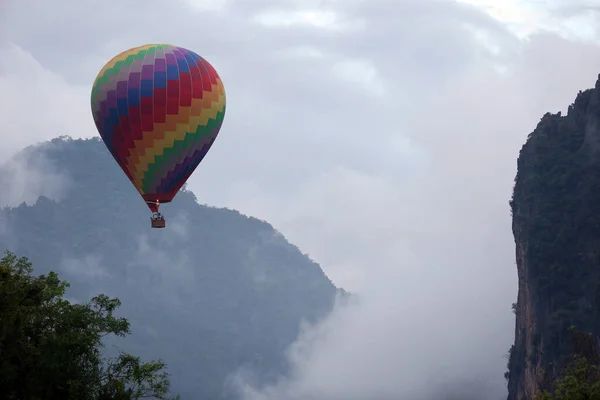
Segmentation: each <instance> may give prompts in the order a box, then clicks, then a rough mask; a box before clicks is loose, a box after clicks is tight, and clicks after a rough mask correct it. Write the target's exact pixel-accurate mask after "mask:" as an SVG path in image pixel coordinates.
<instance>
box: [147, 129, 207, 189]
mask: <svg viewBox="0 0 600 400" xmlns="http://www.w3.org/2000/svg"><path fill="white" fill-rule="evenodd" d="M214 133H215V132H214V131H213V132H211V134H210V135H209V136H207V137H206V138H210V139H209V140H208V141H206V140H205V141H203V143H202V145H201V146H200V148H197V149H196V150H195V151H194V152H193V153H192V154H190V155H188V156H187V157H185V158H184V159H183V161H181V162H179V163H177V164H175V165H174V166H173V165H172V166H171V170H170V171H169V172H168V173H167V176H165V177H164V178H162V179H161V180H160V184H159V185H157V186H158V187H157V188H156V193H166V192H168V191H170V190H171V189H172V188H173V187H174V186H176V185H177V184H178V183H179V180H180V179H182V178H183V177H184V176H185V173H184V172H186V169H188V168H190V167H194V168H196V166H197V165H198V164H200V162H201V161H202V159H203V158H204V156H205V155H206V153H208V150H209V149H210V147H211V146H212V144H213V143H214V140H215V139H216V135H215V134H214ZM194 164H196V166H194ZM187 172H190V171H189V170H187ZM187 172H186V173H187Z"/></svg>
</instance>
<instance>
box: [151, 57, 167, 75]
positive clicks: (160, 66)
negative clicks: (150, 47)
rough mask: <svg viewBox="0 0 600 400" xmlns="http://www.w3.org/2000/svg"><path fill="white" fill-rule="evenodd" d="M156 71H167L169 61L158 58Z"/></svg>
mask: <svg viewBox="0 0 600 400" xmlns="http://www.w3.org/2000/svg"><path fill="white" fill-rule="evenodd" d="M154 71H155V72H167V63H166V60H165V59H164V58H157V59H156V60H155V61H154Z"/></svg>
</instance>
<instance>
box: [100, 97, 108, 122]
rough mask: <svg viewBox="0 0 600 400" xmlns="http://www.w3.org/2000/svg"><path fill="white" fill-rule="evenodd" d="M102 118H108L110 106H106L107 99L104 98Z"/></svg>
mask: <svg viewBox="0 0 600 400" xmlns="http://www.w3.org/2000/svg"><path fill="white" fill-rule="evenodd" d="M100 118H101V120H104V119H105V118H108V107H107V106H106V100H102V101H101V102H100Z"/></svg>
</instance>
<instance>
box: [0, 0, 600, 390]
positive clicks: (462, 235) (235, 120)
mask: <svg viewBox="0 0 600 400" xmlns="http://www.w3.org/2000/svg"><path fill="white" fill-rule="evenodd" d="M192 1H193V0H189V1H186V2H183V1H182V2H180V3H174V2H172V3H169V5H168V6H167V5H166V3H164V2H147V1H146V2H144V6H141V3H139V2H138V1H134V0H132V1H127V2H122V3H120V6H119V10H115V9H114V8H110V9H109V8H107V7H103V6H102V4H101V3H100V2H96V1H93V2H86V3H82V2H76V1H67V0H61V3H60V4H61V5H60V6H57V4H56V2H53V3H52V4H50V3H48V2H44V1H41V0H20V1H19V2H16V1H10V2H9V3H8V5H5V7H6V9H7V10H8V11H7V14H5V16H8V18H7V24H4V26H3V27H2V29H3V31H2V40H4V43H5V44H3V46H4V47H3V49H4V50H3V51H6V52H9V54H11V57H10V58H9V60H11V61H6V59H2V60H0V91H1V92H2V93H10V95H8V96H6V97H5V99H11V100H10V104H3V105H4V106H6V107H0V116H1V117H2V119H3V121H6V122H5V124H4V126H5V128H3V129H6V132H9V133H10V132H19V135H9V134H7V137H8V139H7V141H6V144H7V146H12V148H18V147H19V146H23V144H25V143H27V144H28V143H30V142H32V141H37V140H41V139H43V138H48V137H52V136H56V135H58V134H63V133H66V134H70V135H72V136H73V137H78V136H91V135H95V134H96V133H95V131H94V127H93V124H92V121H91V116H90V115H89V105H88V99H87V97H88V94H89V87H90V85H91V82H92V81H93V79H94V77H95V74H96V73H97V71H98V69H99V68H100V67H101V66H102V64H103V63H104V62H105V61H106V60H107V59H109V58H110V57H111V56H112V55H114V54H115V53H117V52H119V51H121V50H122V49H124V48H127V47H131V46H135V45H138V44H141V43H145V42H173V43H176V44H180V45H183V46H187V47H190V48H193V49H195V50H197V51H198V52H199V53H201V54H202V55H204V56H206V57H207V59H208V60H209V61H211V62H212V63H213V64H214V65H215V67H216V68H217V70H218V71H219V72H220V74H221V76H222V78H223V80H224V82H225V85H226V89H227V93H228V115H227V117H226V121H225V124H224V126H223V130H222V135H221V136H220V137H219V138H218V139H217V143H216V144H215V146H214V147H213V149H212V150H211V152H210V154H209V155H208V157H207V158H206V159H205V161H204V162H203V163H202V165H201V167H200V168H199V169H198V170H197V172H196V173H195V174H194V176H193V177H192V178H191V179H190V184H189V188H190V189H192V190H194V191H195V193H196V194H197V196H198V198H199V200H200V201H201V202H206V203H209V204H217V205H221V206H229V207H233V208H236V209H239V210H240V211H242V212H244V213H246V214H250V215H254V216H257V217H259V218H263V219H266V220H268V221H269V222H271V223H273V224H274V225H275V226H276V227H277V228H278V229H279V230H280V231H281V232H283V234H285V235H286V237H287V238H288V239H290V240H291V241H292V242H293V243H295V244H297V245H299V247H300V248H301V249H302V250H303V251H307V252H309V253H310V255H311V257H312V258H314V259H316V260H317V261H319V262H322V263H323V266H324V268H325V270H326V272H327V273H328V275H329V276H331V278H332V279H333V280H334V281H335V282H336V283H338V284H339V285H342V286H346V287H347V288H349V289H354V290H357V291H359V292H360V293H361V302H360V303H359V304H358V305H351V306H349V307H340V308H339V309H337V310H336V311H335V312H334V313H333V314H332V316H331V317H330V318H329V319H327V320H326V321H324V322H323V323H322V324H319V325H317V326H314V327H309V328H307V329H306V330H305V331H304V333H303V334H302V335H301V336H300V337H299V339H298V341H297V343H295V344H294V346H292V348H291V349H290V354H289V357H290V360H291V362H292V365H293V367H294V368H293V371H294V373H293V375H292V376H291V377H287V378H282V380H281V381H280V382H279V383H278V384H276V385H274V386H272V387H266V388H257V387H254V386H253V385H252V384H251V383H250V381H248V380H246V379H245V377H244V376H238V377H237V385H238V387H239V388H241V390H242V391H244V392H245V395H246V399H247V400H275V399H277V400H296V399H303V400H310V399H318V400H337V399H344V400H354V399H356V400H359V399H360V400H362V399H367V398H368V399H373V400H387V399H398V398H406V399H412V400H421V399H423V400H425V399H427V400H429V399H448V400H451V399H453V397H452V396H455V397H456V396H458V397H459V398H461V399H469V398H470V397H473V398H477V399H484V400H487V399H488V398H489V399H500V398H503V397H504V396H505V384H504V380H503V376H502V375H503V372H504V369H505V363H506V360H505V359H504V358H503V355H504V354H505V353H506V351H507V349H508V347H509V345H510V342H511V341H512V335H513V329H514V320H513V316H512V314H511V313H510V303H512V302H513V301H514V299H515V295H516V271H515V266H514V243H513V241H512V237H511V231H510V215H509V210H508V206H507V201H508V199H509V197H510V191H511V187H512V181H513V178H514V173H515V167H516V157H517V154H518V150H519V148H520V146H521V144H522V143H523V142H524V141H525V138H526V135H527V134H528V133H529V132H530V131H531V130H532V129H533V128H534V127H535V124H536V123H537V121H538V120H539V118H540V117H541V116H542V115H543V113H545V112H546V111H558V110H565V109H566V107H567V106H568V104H569V103H570V102H571V101H573V99H574V96H575V94H576V93H577V91H578V90H579V89H584V88H587V87H590V86H592V85H593V83H594V81H595V79H596V76H597V74H598V72H600V56H599V54H600V51H599V50H600V49H599V48H598V45H597V44H594V43H583V42H576V41H573V40H568V39H565V38H561V37H559V36H556V35H554V34H551V33H545V34H540V35H537V36H533V37H531V38H529V39H528V40H527V41H520V40H518V39H517V38H516V37H514V36H513V35H512V34H511V33H510V31H509V30H508V29H507V28H506V27H505V26H503V25H502V24H500V23H499V22H497V21H495V20H493V19H491V18H490V17H488V16H486V15H485V14H483V13H481V12H479V11H478V10H477V9H475V8H473V7H470V6H466V5H459V4H456V3H454V2H450V1H424V0H414V1H411V0H405V1H390V0H388V1H384V0H370V1H368V2H365V1H358V0H344V1H341V0H338V1H334V0H329V1H316V0H315V1H309V0H305V1H302V2H300V1H291V0H288V1H279V2H271V1H269V0H260V1H258V0H257V1H241V0H240V1H233V0H232V1H229V2H224V3H220V4H224V5H223V8H218V7H216V6H215V4H216V3H211V4H212V7H211V11H202V7H204V8H205V5H206V3H200V2H199V1H196V2H195V4H197V5H198V4H200V5H201V6H202V7H199V8H195V9H192V8H189V3H190V2H192ZM574 3H575V2H573V3H570V4H574ZM84 4H85V7H86V9H83V5H84ZM579 4H583V5H585V4H584V3H579ZM94 7H97V8H94ZM90 8H91V9H94V10H95V12H89V11H88V10H89V9H90ZM311 8H317V9H320V10H325V11H327V13H323V12H321V13H320V14H319V13H314V14H313V15H312V17H311V18H308V17H306V12H305V17H304V19H303V20H302V19H301V18H300V17H299V15H300V14H302V12H303V10H304V11H306V10H308V9H311ZM584 8H585V7H584ZM291 10H295V11H294V12H295V13H291ZM571 10H576V7H575V6H574V5H573V6H571ZM582 10H583V8H582ZM585 10H588V8H585ZM586 12H587V11H586ZM274 16H275V17H274ZM309 16H310V15H309ZM555 18H559V16H558V15H555ZM32 20H35V21H36V23H31V21H32ZM299 20H302V21H304V22H303V23H298V21H299ZM294 21H296V22H294ZM311 21H312V22H311ZM322 21H325V22H327V23H326V24H325V26H324V25H323V23H322ZM25 22H27V23H25ZM594 29H595V27H594V26H591V28H590V30H591V31H594ZM32 82H33V83H32ZM4 101H5V102H8V100H4ZM32 115H33V116H34V117H32ZM3 133H4V132H3ZM184 219H185V218H182V220H184ZM175 220H176V219H173V221H175ZM175 225H176V226H177V224H175ZM180 228H181V229H175V230H173V229H172V230H171V231H173V232H175V234H177V232H185V230H184V229H185V227H183V226H182V227H180ZM148 240H149V239H148V238H142V239H141V240H140V257H141V258H140V260H141V261H140V265H139V266H137V267H138V268H156V269H160V268H161V265H164V264H165V263H170V264H173V265H174V266H175V268H173V267H172V266H170V269H169V271H170V275H171V277H170V278H169V279H170V281H169V282H168V283H167V284H166V286H165V287H170V288H171V291H172V289H173V288H175V287H176V288H178V290H181V288H182V286H181V285H183V284H184V282H185V277H186V276H187V274H190V273H192V272H190V270H188V269H186V267H185V264H186V260H185V259H184V258H182V259H176V260H173V259H172V258H171V257H169V256H168V255H165V254H161V253H160V249H154V248H152V246H151V245H150V242H149V241H148ZM144 257H145V258H144ZM134 267H135V266H132V267H131V268H134ZM174 271H177V272H174ZM178 274H179V275H178ZM177 277H179V278H181V280H179V279H176V278H177ZM165 279H166V278H165ZM149 284H151V282H150V283H149ZM169 285H171V286H169ZM165 296H166V295H165ZM348 382H349V383H348ZM377 396H379V397H377ZM486 396H488V397H486Z"/></svg>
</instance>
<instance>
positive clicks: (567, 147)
mask: <svg viewBox="0 0 600 400" xmlns="http://www.w3.org/2000/svg"><path fill="white" fill-rule="evenodd" d="M517 167H518V171H517V176H516V178H515V187H514V192H513V198H512V200H511V202H510V204H511V209H512V215H513V225H512V226H513V233H514V238H515V244H516V261H517V269H518V278H519V292H518V298H517V302H516V304H515V305H514V306H513V307H514V311H515V314H516V329H515V342H514V345H513V346H512V347H511V349H510V356H509V363H508V368H509V370H508V372H507V374H506V376H507V379H508V389H509V395H508V399H509V400H525V399H527V400H531V399H533V397H534V394H535V393H536V392H537V391H538V390H540V389H542V388H549V387H550V385H551V382H552V381H553V380H554V378H555V377H556V376H557V375H558V374H560V373H561V371H562V369H563V367H564V364H565V362H566V361H567V360H568V359H569V356H570V354H571V352H572V351H573V349H572V342H571V334H570V333H569V328H570V327H576V328H577V329H578V330H581V331H584V332H592V333H594V334H596V335H598V334H600V77H599V80H598V81H597V83H596V87H595V88H594V89H589V90H586V91H584V92H580V93H579V94H578V96H577V98H576V100H575V102H574V103H573V104H572V105H571V106H570V107H569V110H568V113H567V115H566V116H564V115H561V113H558V114H550V113H547V114H546V115H544V117H543V118H542V119H541V121H540V122H539V124H538V125H537V127H536V129H535V130H534V131H533V132H532V133H531V134H530V135H529V137H528V139H527V142H526V143H525V145H524V146H523V148H522V149H521V152H520V155H519V159H518V163H517Z"/></svg>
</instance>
